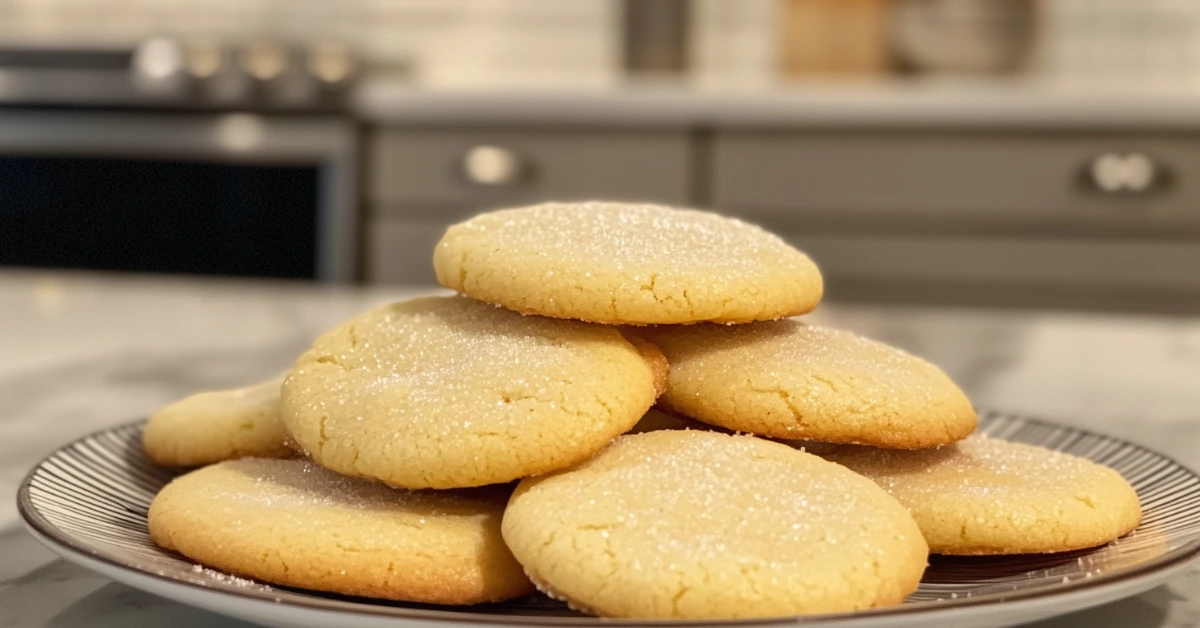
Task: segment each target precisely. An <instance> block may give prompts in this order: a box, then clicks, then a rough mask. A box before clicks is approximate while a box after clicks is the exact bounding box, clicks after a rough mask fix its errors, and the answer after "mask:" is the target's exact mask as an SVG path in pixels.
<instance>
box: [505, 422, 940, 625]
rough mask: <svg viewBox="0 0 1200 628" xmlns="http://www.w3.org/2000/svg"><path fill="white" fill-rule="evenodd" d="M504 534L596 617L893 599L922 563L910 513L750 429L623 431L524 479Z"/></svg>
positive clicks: (735, 614)
mask: <svg viewBox="0 0 1200 628" xmlns="http://www.w3.org/2000/svg"><path fill="white" fill-rule="evenodd" d="M502 530H503V534H504V540H505V542H506V543H508V546H509V547H510V548H511V549H512V551H513V554H514V555H515V556H516V557H517V560H519V561H520V562H521V564H523V565H524V566H525V570H526V573H528V575H529V576H530V578H531V580H533V581H534V582H535V583H537V584H538V585H539V586H540V587H541V588H543V589H544V590H546V591H548V592H549V593H550V594H551V595H553V596H555V597H558V598H560V599H565V600H569V601H570V602H571V603H572V604H573V605H574V606H576V607H577V608H581V609H587V610H588V611H589V612H593V613H595V614H599V615H602V616H608V617H625V618H644V619H665V618H678V619H722V618H739V617H770V616H787V615H795V614H806V613H822V612H840V611H851V610H856V609H864V608H873V607H877V606H886V605H892V604H899V603H900V602H901V601H902V600H903V599H904V598H905V597H906V596H907V595H908V594H909V593H911V592H912V591H914V590H915V589H916V587H917V583H918V581H919V580H920V578H921V574H922V573H923V571H924V569H925V563H926V558H927V554H928V550H927V547H926V545H925V541H924V540H923V539H922V537H921V533H920V531H919V530H918V529H917V526H916V524H915V523H914V522H913V520H912V517H911V516H909V514H908V513H907V512H906V511H905V509H904V507H903V506H901V505H900V504H899V503H898V502H897V501H896V500H895V499H893V498H892V497H890V496H888V495H887V494H886V493H885V492H884V491H883V490H882V489H880V488H879V486H877V485H876V484H875V483H873V482H871V481H870V480H868V479H867V478H864V477H862V476H860V475H858V474H855V473H852V472H850V471H849V470H847V469H846V468H844V467H842V466H839V465H836V464H833V463H830V462H826V461H824V460H822V459H820V458H818V457H816V456H812V455H809V454H806V453H803V452H800V451H797V450H795V449H792V448H791V447H788V446H787V445H782V444H780V443H773V442H770V441H766V440H762V439H759V438H755V437H752V436H732V435H727V434H718V433H714V432H707V431H696V430H668V431H654V432H646V433H642V434H635V435H628V436H622V437H621V438H620V439H618V440H617V441H616V442H614V443H613V445H612V446H611V447H609V448H608V449H606V450H605V451H603V452H602V453H600V454H599V455H597V456H596V457H595V458H592V459H591V460H588V461H587V462H584V463H582V464H580V465H578V466H577V467H574V468H572V469H569V470H566V471H560V472H557V473H553V474H550V475H546V476H542V477H537V478H529V479H526V480H523V481H522V482H521V484H520V485H519V486H518V487H517V490H516V492H514V493H513V496H512V498H511V499H510V500H509V505H508V509H507V510H506V511H505V513H504V523H503V527H502Z"/></svg>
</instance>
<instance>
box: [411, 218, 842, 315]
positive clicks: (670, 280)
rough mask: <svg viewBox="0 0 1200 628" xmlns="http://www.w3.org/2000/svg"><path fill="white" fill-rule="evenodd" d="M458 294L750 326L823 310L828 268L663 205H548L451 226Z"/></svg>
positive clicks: (445, 241)
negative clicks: (819, 307) (749, 323)
mask: <svg viewBox="0 0 1200 628" xmlns="http://www.w3.org/2000/svg"><path fill="white" fill-rule="evenodd" d="M433 267H434V270H435V271H436V272H437V278H438V281H439V282H441V284H442V285H443V286H446V287H447V288H450V289H453V290H457V291H458V292H461V293H464V294H467V295H470V296H472V297H474V298H476V299H482V300H484V301H487V302H489V303H496V304H499V305H503V306H504V307H507V308H509V309H512V310H516V311H518V312H525V313H529V314H541V315H543V316H553V317H556V318H573V319H579V320H585V321H592V322H596V323H609V324H631V325H645V324H651V323H695V322H698V321H716V322H728V323H734V322H746V321H755V320H767V319H775V318H780V317H784V316H791V315H794V314H803V313H805V312H808V311H811V310H812V309H813V308H815V307H816V306H817V303H818V302H820V300H821V293H822V289H823V284H822V280H821V273H820V271H818V270H817V267H816V265H815V264H813V262H812V260H810V259H809V258H808V257H807V256H805V255H804V254H803V253H801V252H799V251H797V250H796V249H794V248H792V247H791V246H789V245H788V244H787V243H785V242H784V241H783V240H781V239H780V238H779V237H777V236H775V235H773V234H770V233H768V232H766V231H764V230H762V229H760V228H759V227H756V226H754V225H750V224H747V223H744V222H741V221H739V220H735V219H732V218H726V217H724V216H720V215H717V214H713V213H709V212H702V211H696V210H689V209H675V208H671V207H666V206H662V205H645V204H629V203H605V202H585V203H545V204H542V205H535V206H532V207H522V208H517V209H506V210H502V211H495V212H491V213H487V214H482V215H480V216H476V217H475V218H472V219H470V220H468V221H466V222H462V223H459V224H457V225H454V226H452V227H450V229H449V230H448V231H447V232H446V234H445V236H443V237H442V240H441V242H439V243H438V245H437V248H436V249H435V251H434V256H433Z"/></svg>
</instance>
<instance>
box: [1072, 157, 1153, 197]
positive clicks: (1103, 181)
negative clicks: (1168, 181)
mask: <svg viewBox="0 0 1200 628" xmlns="http://www.w3.org/2000/svg"><path fill="white" fill-rule="evenodd" d="M1088 173H1089V174H1090V176H1091V182H1092V185H1094V186H1095V187H1096V189H1098V190H1100V191H1101V192H1107V193H1110V194H1118V193H1130V192H1133V193H1137V192H1146V191H1148V190H1150V189H1151V188H1153V187H1155V185H1156V184H1157V183H1159V181H1160V180H1161V179H1162V174H1163V172H1162V168H1161V167H1160V166H1159V165H1158V164H1156V163H1155V162H1154V160H1153V159H1151V158H1150V157H1149V156H1147V155H1146V154H1145V153H1127V154H1119V153H1104V154H1103V155H1100V156H1098V157H1096V158H1095V159H1093V160H1092V164H1091V167H1090V168H1089V169H1088Z"/></svg>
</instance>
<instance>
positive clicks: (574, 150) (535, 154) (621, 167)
mask: <svg viewBox="0 0 1200 628" xmlns="http://www.w3.org/2000/svg"><path fill="white" fill-rule="evenodd" d="M369 151H370V166H369V170H368V172H369V177H370V180H369V182H368V185H367V188H368V194H369V196H370V200H373V201H382V202H421V203H451V204H458V205H463V206H468V207H471V208H473V209H487V208H492V207H496V206H500V205H505V204H521V203H530V202H536V201H542V200H572V199H575V200H577V199H588V198H603V199H619V200H651V201H660V202H665V203H675V204H680V203H685V202H686V201H687V199H688V192H689V187H688V186H689V181H688V171H689V168H690V154H689V145H688V136H687V134H686V133H683V132H654V131H646V132H640V131H639V132H632V131H603V132H601V131H596V132H590V131H589V132H582V131H562V132H558V131H546V130H530V131H509V130H506V131H485V130H481V131H452V130H433V129H385V130H382V131H379V132H377V133H376V134H375V135H374V136H373V138H372V140H371V142H370V143H369Z"/></svg>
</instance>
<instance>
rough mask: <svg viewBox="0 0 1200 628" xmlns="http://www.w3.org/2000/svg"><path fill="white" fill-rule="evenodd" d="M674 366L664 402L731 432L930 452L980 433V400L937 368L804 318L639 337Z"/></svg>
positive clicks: (664, 330)
mask: <svg viewBox="0 0 1200 628" xmlns="http://www.w3.org/2000/svg"><path fill="white" fill-rule="evenodd" d="M636 333H639V334H642V335H643V336H644V337H645V338H647V339H648V340H650V342H652V343H654V344H655V345H656V346H658V347H659V349H661V350H662V352H663V354H664V355H665V356H667V361H668V362H669V363H670V372H669V375H668V380H667V391H666V392H665V393H664V394H663V396H662V399H661V400H660V403H661V404H662V405H664V406H665V407H667V408H669V409H671V410H673V411H675V412H677V413H679V414H682V415H685V416H689V417H693V418H696V419H699V420H701V421H704V422H706V423H712V424H714V425H718V426H721V427H725V428H727V429H731V430H737V431H743V432H751V433H755V434H761V435H764V436H772V437H775V438H787V439H806V440H814V441H826V442H840V443H863V444H871V445H877V446H881V447H898V448H920V447H932V446H936V445H941V444H946V443H951V442H954V441H956V440H959V439H961V438H963V437H965V436H966V435H968V434H970V433H971V431H972V430H974V429H975V425H976V421H977V419H976V416H975V411H974V409H973V408H972V407H971V403H970V401H969V400H968V399H967V397H966V396H965V395H964V394H963V393H962V391H961V390H959V388H958V386H956V385H955V384H954V382H952V381H951V380H950V378H949V377H947V376H946V374H945V373H943V372H942V371H941V370H940V369H938V368H937V367H936V366H934V365H932V364H930V363H928V362H926V361H924V360H921V359H920V358H917V357H915V356H912V355H910V354H908V353H906V352H904V351H901V350H899V349H896V348H894V347H890V346H888V345H885V344H883V343H880V342H876V341H873V340H868V339H866V338H863V337H861V336H857V335H855V334H852V333H850V332H846V331H840V330H836V329H829V328H824V327H816V326H810V325H806V324H804V323H803V322H800V321H798V320H781V321H764V322H759V323H751V324H748V325H733V326H728V325H712V324H700V325H691V326H688V327H647V328H641V329H638V330H636Z"/></svg>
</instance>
